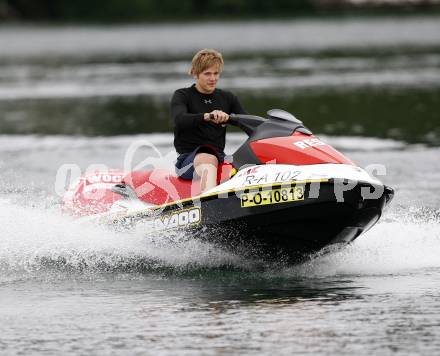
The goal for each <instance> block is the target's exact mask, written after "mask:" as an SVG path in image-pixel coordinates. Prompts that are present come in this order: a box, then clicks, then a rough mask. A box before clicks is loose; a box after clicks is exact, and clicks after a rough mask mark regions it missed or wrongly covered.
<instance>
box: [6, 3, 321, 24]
mask: <svg viewBox="0 0 440 356" xmlns="http://www.w3.org/2000/svg"><path fill="white" fill-rule="evenodd" d="M2 3H4V4H6V5H7V6H8V7H9V8H10V9H11V10H12V11H13V12H14V13H15V14H17V16H18V17H19V18H21V19H25V20H48V21H80V22H82V21H142V20H162V19H197V18H200V19H204V18H208V19H216V18H218V17H221V18H227V17H228V16H230V17H238V16H240V17H250V16H260V17H264V16H267V15H272V16H285V15H287V14H289V15H293V14H295V13H296V12H297V11H305V10H308V11H310V10H312V9H313V5H312V1H311V0H295V1H290V0H272V1H267V0H255V1H251V0H181V1H175V0H130V1H126V0H95V1H87V0H76V1H71V0H0V6H1V4H2Z"/></svg>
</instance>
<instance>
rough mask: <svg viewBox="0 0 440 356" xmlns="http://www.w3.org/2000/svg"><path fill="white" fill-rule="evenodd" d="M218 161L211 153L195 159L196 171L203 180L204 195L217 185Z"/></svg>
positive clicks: (202, 189) (202, 154)
mask: <svg viewBox="0 0 440 356" xmlns="http://www.w3.org/2000/svg"><path fill="white" fill-rule="evenodd" d="M217 167H218V160H217V157H216V156H215V155H212V154H210V153H198V154H197V155H196V157H195V158H194V170H195V173H197V175H198V176H199V177H200V180H201V191H202V193H203V192H205V191H207V190H209V189H211V188H214V187H215V186H216V185H217Z"/></svg>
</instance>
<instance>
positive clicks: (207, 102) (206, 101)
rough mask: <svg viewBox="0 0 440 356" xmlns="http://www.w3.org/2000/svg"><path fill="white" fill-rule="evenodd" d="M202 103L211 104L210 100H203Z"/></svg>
mask: <svg viewBox="0 0 440 356" xmlns="http://www.w3.org/2000/svg"><path fill="white" fill-rule="evenodd" d="M203 101H204V102H205V104H212V100H211V99H204V100H203Z"/></svg>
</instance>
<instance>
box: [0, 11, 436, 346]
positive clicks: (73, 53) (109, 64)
mask: <svg viewBox="0 0 440 356" xmlns="http://www.w3.org/2000/svg"><path fill="white" fill-rule="evenodd" d="M439 20H440V18H438V17H434V16H433V17H410V16H408V17H404V18H397V17H396V18H393V17H386V18H378V19H372V18H360V19H332V20H300V21H284V22H269V23H266V26H264V27H263V26H261V24H260V23H258V22H247V23H241V22H233V23H207V24H202V25H192V24H183V25H174V24H168V25H155V26H132V27H90V28H82V27H81V28H80V27H60V28H57V27H46V28H41V27H38V28H34V27H20V28H18V27H17V28H14V27H0V63H1V67H0V130H1V135H0V183H1V184H0V224H1V227H2V233H1V238H0V300H1V302H2V303H0V320H1V321H2V323H0V352H1V353H2V354H8V355H20V354H21V355H23V354H26V355H27V354H44V355H52V354H53V355H59V354H60V353H62V354H72V355H73V354H75V355H76V354H99V355H112V354H118V355H136V354H139V355H140V354H142V355H144V354H161V355H168V354H169V355H175V354H191V355H193V354H203V355H218V354H274V353H276V354H286V355H287V354H289V355H291V354H301V355H304V354H313V355H328V354H338V355H352V354H354V353H356V354H359V355H372V354H374V355H389V354H399V355H414V354H417V355H422V354H423V355H434V354H437V353H439V351H440V341H439V340H440V288H439V285H440V257H439V256H440V210H439V206H440V195H439V191H440V159H439V157H440V148H439V146H438V143H439V137H440V136H439V135H440V131H439V130H440V128H439V126H440V120H439V116H438V115H439V112H440V110H439V96H440V95H439V93H440V90H439V88H440V25H439V24H440V21H439ZM201 47H216V48H219V49H221V50H222V51H223V52H224V54H225V57H226V61H227V66H226V68H225V73H224V78H223V80H222V86H223V87H228V88H231V89H233V90H234V91H236V92H237V93H239V94H240V97H242V98H243V99H242V101H243V102H244V104H245V105H246V107H247V108H248V110H249V111H251V112H253V113H256V114H259V115H264V112H265V111H266V110H268V109H270V108H272V107H280V108H285V109H288V110H290V111H292V112H293V113H294V114H296V115H298V116H299V117H301V118H302V119H303V120H304V121H305V123H306V125H308V126H309V127H310V128H311V129H312V130H313V131H314V132H315V133H317V134H319V136H320V137H321V138H322V139H323V140H324V141H326V142H328V143H329V144H331V145H333V146H335V147H336V148H337V149H339V150H340V151H342V152H344V153H345V154H347V155H348V156H349V157H350V158H352V159H353V160H354V161H355V162H357V163H358V164H359V165H360V166H362V167H366V166H368V165H370V164H382V165H384V166H385V167H386V170H387V172H386V175H384V176H382V177H380V178H381V179H382V180H383V181H384V182H385V183H386V184H387V185H390V186H392V187H393V188H394V189H395V190H396V196H395V199H394V200H393V202H392V204H391V206H390V207H389V208H388V210H387V211H386V212H385V214H384V216H383V218H382V219H381V221H380V222H379V223H378V224H377V225H376V226H375V227H374V228H373V229H372V230H370V231H369V232H367V233H366V234H365V235H362V236H361V237H360V238H359V239H358V240H356V241H355V242H354V243H353V244H352V245H351V246H349V247H348V248H346V249H344V250H342V251H340V252H337V253H334V254H330V255H326V256H324V257H321V258H317V259H315V260H313V261H310V262H308V263H305V264H303V265H300V266H289V265H283V264H276V263H274V264H267V263H264V262H262V261H259V260H251V259H244V258H243V257H241V256H239V255H234V254H233V253H231V252H226V251H223V250H221V249H219V248H218V247H214V246H212V245H209V244H206V243H202V242H200V241H197V240H192V239H191V238H190V237H189V238H188V236H187V237H186V238H185V239H176V238H175V237H174V238H163V236H154V235H153V234H147V236H145V235H144V234H138V233H115V232H111V231H108V230H105V229H103V228H101V227H96V226H89V225H81V224H78V223H77V222H75V221H73V220H72V219H70V218H68V217H66V216H63V215H62V214H61V213H60V200H61V198H60V196H59V195H58V194H57V193H56V189H55V176H56V173H57V170H58V168H59V167H60V166H61V165H62V164H65V163H73V164H76V165H78V166H79V168H80V169H81V170H82V172H84V171H85V170H86V169H87V167H89V166H90V165H92V164H104V165H106V166H107V167H110V168H120V167H122V165H123V161H124V155H125V152H126V150H127V148H128V147H129V145H130V144H131V143H133V142H134V141H137V140H142V141H144V142H150V143H152V144H154V145H155V146H156V147H157V148H158V150H159V152H160V155H161V157H162V158H161V162H162V164H163V165H164V166H172V164H173V159H174V158H175V154H174V151H173V147H172V145H171V141H172V134H171V133H170V132H169V130H170V128H171V123H170V120H169V118H168V114H167V105H168V104H167V101H168V100H169V95H170V94H171V93H172V91H173V90H174V89H175V88H177V87H180V86H182V85H187V84H190V83H191V82H190V80H189V79H188V78H187V77H186V76H185V71H186V70H187V66H188V60H189V58H190V56H191V54H192V53H193V52H194V51H195V50H196V49H198V48H201ZM243 139H244V136H243V135H242V134H240V133H237V132H231V133H230V134H229V139H228V145H227V152H232V151H233V150H234V149H235V148H236V147H238V145H239V143H240V142H241V141H242V140H243ZM144 153H145V154H150V153H151V152H144ZM156 155H157V153H156Z"/></svg>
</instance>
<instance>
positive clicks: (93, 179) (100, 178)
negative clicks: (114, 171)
mask: <svg viewBox="0 0 440 356" xmlns="http://www.w3.org/2000/svg"><path fill="white" fill-rule="evenodd" d="M86 180H87V183H88V184H96V183H121V182H122V175H111V174H95V175H93V176H89V177H87V178H86Z"/></svg>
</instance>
